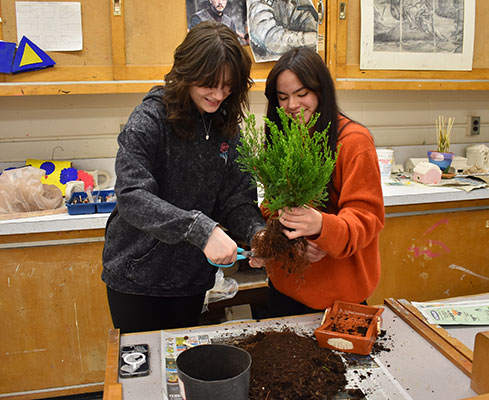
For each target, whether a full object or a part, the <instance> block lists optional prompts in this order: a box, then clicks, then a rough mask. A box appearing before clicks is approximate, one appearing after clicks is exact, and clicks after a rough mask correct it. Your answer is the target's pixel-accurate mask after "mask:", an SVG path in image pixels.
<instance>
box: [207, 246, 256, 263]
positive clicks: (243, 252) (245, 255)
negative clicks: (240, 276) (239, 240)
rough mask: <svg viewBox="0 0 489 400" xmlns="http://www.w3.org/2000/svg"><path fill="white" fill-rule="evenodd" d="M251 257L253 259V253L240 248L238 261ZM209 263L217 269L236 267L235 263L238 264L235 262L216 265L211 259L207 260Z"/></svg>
mask: <svg viewBox="0 0 489 400" xmlns="http://www.w3.org/2000/svg"><path fill="white" fill-rule="evenodd" d="M249 257H253V252H252V251H249V250H245V249H242V248H241V247H238V257H237V258H236V261H239V260H246V259H247V258H249ZM207 261H208V262H209V264H211V265H214V266H215V267H221V268H228V267H232V266H233V265H234V263H235V262H236V261H235V262H233V263H231V264H215V263H213V262H212V261H211V260H209V259H207Z"/></svg>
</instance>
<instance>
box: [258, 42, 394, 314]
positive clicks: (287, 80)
mask: <svg viewBox="0 0 489 400" xmlns="http://www.w3.org/2000/svg"><path fill="white" fill-rule="evenodd" d="M265 95H266V97H267V99H268V110H267V117H268V118H269V119H270V120H271V121H274V122H275V123H277V125H278V126H280V121H279V119H278V116H277V112H276V109H277V107H283V108H284V109H285V111H286V112H287V113H288V114H290V115H293V116H294V117H295V116H297V115H300V110H301V109H302V110H303V111H304V118H305V119H306V121H305V122H307V121H308V120H309V119H310V118H311V116H312V115H313V114H314V113H316V112H319V113H320V118H319V119H318V121H317V122H316V126H315V127H314V130H315V131H322V130H324V129H325V128H326V127H327V125H328V123H329V122H330V121H331V126H330V128H329V140H328V146H329V147H330V148H331V149H332V150H333V152H335V151H336V148H337V145H340V151H339V155H338V159H337V161H336V167H335V170H334V172H333V176H332V180H331V182H330V184H329V186H330V187H329V199H328V202H327V203H326V207H325V208H321V209H314V208H311V207H307V206H305V207H298V208H291V209H283V210H281V211H280V213H279V215H280V222H281V223H282V224H283V225H284V226H285V228H286V229H285V230H284V234H285V235H286V236H287V237H288V238H289V239H294V238H297V237H300V236H304V237H306V238H307V239H308V247H307V255H308V258H309V260H310V261H311V265H310V266H308V267H307V268H306V269H305V271H304V273H303V275H302V276H299V275H298V274H293V273H292V274H290V273H288V272H287V271H286V270H284V269H283V268H282V267H281V266H280V265H279V264H278V263H274V262H273V261H266V260H263V259H258V258H252V259H251V261H250V265H251V266H252V267H255V268H259V267H262V266H263V265H264V264H266V268H267V272H268V276H269V287H270V296H269V299H270V302H269V314H270V315H269V316H270V317H280V316H285V315H296V314H304V313H310V312H317V311H318V310H324V309H325V308H327V307H330V306H331V305H332V304H333V302H334V301H335V300H343V301H349V302H355V303H361V302H365V301H366V299H367V298H368V297H369V296H370V295H371V294H372V292H373V291H374V289H375V288H376V286H377V284H378V282H379V278H380V253H379V233H380V231H381V230H382V228H383V225H384V203H383V197H382V187H381V180H380V172H379V164H378V160H377V154H376V151H375V145H374V140H373V138H372V136H371V134H370V132H369V131H368V129H367V128H365V127H364V126H362V125H360V124H358V123H356V122H354V121H352V120H350V119H349V118H347V117H346V116H345V115H343V114H341V113H340V111H339V109H338V105H337V102H336V91H335V87H334V84H333V80H332V79H331V75H330V73H329V70H328V69H327V67H326V65H325V64H324V62H323V60H322V59H321V57H320V56H319V55H318V54H317V53H316V52H314V51H312V50H309V49H305V48H302V49H293V50H291V51H289V52H287V53H285V54H284V55H283V56H282V57H281V58H280V60H278V61H277V63H276V64H275V66H274V67H273V69H272V70H271V72H270V74H269V75H268V78H267V83H266V89H265ZM266 134H267V137H269V131H268V128H266Z"/></svg>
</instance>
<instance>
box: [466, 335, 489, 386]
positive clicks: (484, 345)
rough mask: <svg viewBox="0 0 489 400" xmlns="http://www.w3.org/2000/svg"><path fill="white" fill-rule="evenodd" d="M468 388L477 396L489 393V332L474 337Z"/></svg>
mask: <svg viewBox="0 0 489 400" xmlns="http://www.w3.org/2000/svg"><path fill="white" fill-rule="evenodd" d="M470 387H471V388H472V389H474V391H475V392H476V393H478V394H483V393H489V331H487V332H479V333H478V334H477V335H476V336H475V345H474V359H473V361H472V377H471V380H470Z"/></svg>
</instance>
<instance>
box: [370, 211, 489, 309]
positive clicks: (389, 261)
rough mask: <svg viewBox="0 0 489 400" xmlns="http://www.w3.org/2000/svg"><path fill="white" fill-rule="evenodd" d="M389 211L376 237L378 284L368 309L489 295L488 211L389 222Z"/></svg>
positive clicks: (400, 218) (444, 214) (390, 219)
mask: <svg viewBox="0 0 489 400" xmlns="http://www.w3.org/2000/svg"><path fill="white" fill-rule="evenodd" d="M388 210H389V208H387V218H386V221H385V226H384V229H383V230H382V232H381V234H380V253H381V260H382V272H381V279H380V283H379V286H378V287H377V289H376V290H375V292H374V293H373V295H372V296H371V297H370V298H369V303H370V304H380V303H381V302H382V300H383V299H384V298H387V297H395V298H405V299H407V300H412V301H427V300H430V299H436V298H447V297H454V296H461V295H468V294H475V293H481V292H487V291H489V264H488V263H487V260H488V259H489V247H488V246H487V243H489V228H488V227H489V210H488V209H479V210H473V211H456V210H453V209H452V210H450V209H446V210H438V211H439V212H435V213H433V212H430V211H426V214H423V211H420V212H419V213H420V214H421V215H406V216H402V215H401V216H394V217H389V215H388V213H389V211H388Z"/></svg>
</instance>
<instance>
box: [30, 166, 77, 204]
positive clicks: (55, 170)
mask: <svg viewBox="0 0 489 400" xmlns="http://www.w3.org/2000/svg"><path fill="white" fill-rule="evenodd" d="M45 163H46V164H45ZM43 164H45V165H48V166H49V167H50V168H48V169H49V173H48V174H46V175H44V177H42V178H41V182H42V183H46V184H48V185H55V186H57V187H58V188H59V189H60V190H61V193H63V196H64V195H65V192H66V185H63V184H62V183H61V182H60V180H59V179H60V176H61V171H62V170H63V169H65V168H70V167H71V161H55V160H33V159H28V160H27V161H26V165H31V166H33V167H35V168H41V166H42V165H43Z"/></svg>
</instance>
